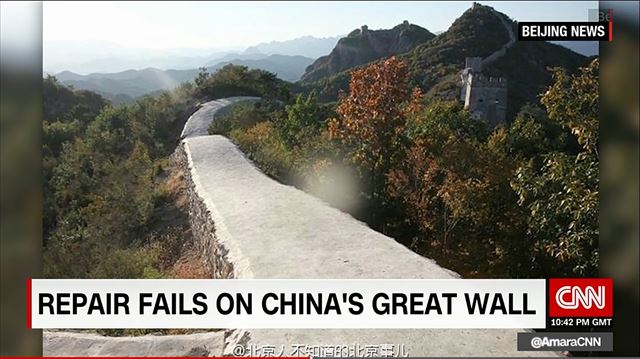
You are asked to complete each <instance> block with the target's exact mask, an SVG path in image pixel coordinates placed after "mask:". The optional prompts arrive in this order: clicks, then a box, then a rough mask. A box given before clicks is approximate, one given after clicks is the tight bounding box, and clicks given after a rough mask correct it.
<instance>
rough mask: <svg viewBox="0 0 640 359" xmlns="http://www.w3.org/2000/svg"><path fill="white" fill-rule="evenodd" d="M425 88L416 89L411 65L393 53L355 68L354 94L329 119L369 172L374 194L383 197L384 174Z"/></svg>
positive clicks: (351, 88)
mask: <svg viewBox="0 0 640 359" xmlns="http://www.w3.org/2000/svg"><path fill="white" fill-rule="evenodd" d="M419 98H420V92H419V91H418V90H414V91H413V92H412V91H411V89H410V87H409V76H408V73H407V66H406V64H405V63H404V62H402V61H401V60H399V59H397V58H395V57H391V58H389V59H386V60H384V61H380V62H376V63H374V64H372V65H369V66H367V67H364V68H361V69H356V70H353V71H352V72H351V82H350V83H349V94H348V95H347V96H346V97H344V98H343V99H342V100H341V102H340V105H339V106H338V108H337V111H336V112H337V113H338V118H336V119H332V120H330V121H329V124H328V125H329V133H330V134H331V136H332V138H334V139H337V140H339V141H340V142H341V143H342V144H343V145H344V146H345V147H346V150H347V152H348V154H349V157H350V160H351V161H352V162H353V163H355V164H356V165H358V166H359V167H360V169H361V171H362V175H363V177H369V185H370V199H372V200H374V202H379V201H378V200H379V199H380V196H381V195H382V194H383V193H384V177H385V175H386V172H387V171H388V170H389V169H390V168H391V165H392V164H393V163H394V161H395V160H396V158H397V155H398V153H400V149H401V148H402V139H403V132H404V130H405V126H406V122H407V119H408V118H409V116H410V115H411V114H412V113H413V112H415V110H416V108H417V103H418V99H419Z"/></svg>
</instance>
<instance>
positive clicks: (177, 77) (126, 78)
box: [55, 54, 313, 104]
mask: <svg viewBox="0 0 640 359" xmlns="http://www.w3.org/2000/svg"><path fill="white" fill-rule="evenodd" d="M312 61H313V59H312V58H309V57H304V56H286V55H264V54H250V55H249V54H245V55H226V56H224V57H222V58H220V59H218V60H216V61H212V62H210V63H208V64H206V66H205V67H206V69H207V71H209V72H214V71H216V70H218V69H219V68H221V67H223V66H225V65H227V64H230V63H232V64H235V65H242V66H247V67H249V68H254V69H263V70H267V71H270V72H273V73H275V74H276V75H277V76H278V77H279V78H281V79H283V80H287V81H296V80H298V79H299V78H300V76H301V75H302V74H303V73H304V70H305V68H306V67H307V66H308V65H309V64H311V62H312ZM199 71H200V70H199V69H196V68H193V69H188V70H160V69H157V68H146V69H142V70H126V71H121V72H116V73H92V74H88V75H81V74H77V73H74V72H71V71H62V72H59V73H57V74H55V76H56V78H57V79H58V80H59V81H60V82H62V83H63V84H65V85H70V86H73V88H75V89H78V90H90V91H94V92H96V93H99V94H101V95H102V96H104V97H106V98H107V99H109V100H110V101H111V102H113V103H115V104H121V103H128V102H132V101H133V100H134V99H135V98H137V97H140V96H142V95H145V94H149V93H153V92H156V91H159V90H169V89H172V88H174V87H176V86H177V85H179V84H180V83H182V82H187V81H192V80H193V79H194V78H195V77H196V76H197V75H198V72H199Z"/></svg>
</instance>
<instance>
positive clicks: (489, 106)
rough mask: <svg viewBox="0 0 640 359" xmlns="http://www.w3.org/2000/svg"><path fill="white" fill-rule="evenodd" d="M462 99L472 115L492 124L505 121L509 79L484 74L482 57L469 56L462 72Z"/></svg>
mask: <svg viewBox="0 0 640 359" xmlns="http://www.w3.org/2000/svg"><path fill="white" fill-rule="evenodd" d="M460 77H461V80H462V90H461V92H460V100H461V101H464V108H465V109H467V110H469V112H470V113H471V117H472V118H474V119H476V120H484V121H487V123H489V124H490V125H491V126H496V125H498V124H500V123H505V118H506V114H507V79H504V78H502V77H488V76H485V75H483V74H482V58H480V57H467V58H466V59H465V68H464V70H462V73H461V74H460Z"/></svg>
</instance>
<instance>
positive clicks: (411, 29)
mask: <svg viewBox="0 0 640 359" xmlns="http://www.w3.org/2000/svg"><path fill="white" fill-rule="evenodd" d="M434 37H435V35H434V34H432V33H431V32H430V31H429V30H427V29H425V28H422V27H420V26H418V25H414V24H409V22H407V21H405V22H404V23H402V24H400V25H397V26H395V27H393V28H392V29H386V30H369V28H368V27H367V26H366V25H365V26H362V27H361V28H360V29H356V30H353V31H352V32H351V33H350V34H349V35H347V36H346V37H343V38H342V39H340V40H339V41H338V44H337V45H336V47H335V48H334V49H333V50H331V53H330V54H329V55H327V56H323V57H320V58H319V59H317V60H316V61H314V63H313V64H311V65H310V66H309V67H308V68H307V70H306V71H305V73H304V75H302V79H301V80H302V82H313V81H317V80H319V79H322V78H324V77H327V76H331V75H333V74H336V73H339V72H341V71H344V70H347V69H350V68H353V67H355V66H358V65H362V64H366V63H368V62H371V61H374V60H377V59H380V58H384V57H389V56H392V55H398V54H401V53H404V52H407V51H410V50H411V49H413V48H414V47H416V46H418V45H420V44H422V43H424V42H427V41H429V40H431V39H432V38H434Z"/></svg>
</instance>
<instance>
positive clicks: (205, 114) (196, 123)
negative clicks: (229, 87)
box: [180, 96, 260, 138]
mask: <svg viewBox="0 0 640 359" xmlns="http://www.w3.org/2000/svg"><path fill="white" fill-rule="evenodd" d="M259 99H260V98H259V97H251V96H236V97H228V98H223V99H219V100H213V101H209V102H206V103H203V104H202V105H200V108H199V109H198V111H196V112H194V113H193V115H191V117H189V119H188V120H187V123H186V124H185V125H184V128H183V129H182V134H181V135H180V137H181V138H186V137H193V136H206V135H208V134H209V125H210V124H211V121H213V118H214V116H215V115H216V113H217V112H218V111H220V110H221V109H222V108H224V107H225V106H228V105H230V104H232V103H236V102H240V101H257V100H259Z"/></svg>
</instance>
